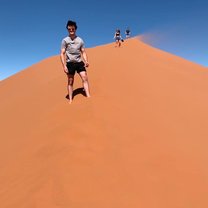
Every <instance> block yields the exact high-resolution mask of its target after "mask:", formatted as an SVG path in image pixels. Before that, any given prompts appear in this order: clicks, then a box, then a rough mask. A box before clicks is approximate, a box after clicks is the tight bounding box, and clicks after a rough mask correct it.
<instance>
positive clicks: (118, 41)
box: [114, 29, 122, 47]
mask: <svg viewBox="0 0 208 208" xmlns="http://www.w3.org/2000/svg"><path fill="white" fill-rule="evenodd" d="M114 39H115V41H116V46H118V47H120V46H121V41H122V37H121V31H120V30H119V29H116V32H115V34H114Z"/></svg>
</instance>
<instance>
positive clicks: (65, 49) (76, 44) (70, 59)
mask: <svg viewBox="0 0 208 208" xmlns="http://www.w3.org/2000/svg"><path fill="white" fill-rule="evenodd" d="M66 28H67V30H68V32H69V35H68V36H67V37H65V38H64V39H63V40H62V42H61V54H60V58H61V63H62V66H63V70H64V72H65V73H66V74H67V77H68V86H67V88H68V93H69V103H72V99H73V83H74V75H75V73H76V72H77V73H78V74H79V76H80V77H81V79H82V82H83V87H84V90H85V94H86V96H87V97H90V92H89V83H88V76H87V71H86V67H88V66H89V63H88V58H87V54H86V51H85V48H84V42H83V40H82V39H81V38H80V37H78V36H77V35H76V30H77V24H76V22H74V21H71V20H69V21H68V22H67V25H66Z"/></svg>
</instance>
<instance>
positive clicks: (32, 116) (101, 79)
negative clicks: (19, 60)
mask: <svg viewBox="0 0 208 208" xmlns="http://www.w3.org/2000/svg"><path fill="white" fill-rule="evenodd" d="M87 52H88V56H89V62H90V67H89V69H88V74H89V79H90V87H91V94H92V97H91V98H90V99H88V98H86V97H84V96H83V95H82V94H81V93H80V92H81V91H80V88H81V87H82V84H81V81H80V78H79V77H78V76H76V78H75V94H76V95H75V97H74V101H73V103H72V104H71V105H69V104H68V100H67V99H66V95H67V90H66V81H67V79H66V76H65V75H64V73H63V70H62V67H61V64H60V60H59V56H54V57H50V58H48V59H46V60H43V61H41V62H39V63H37V64H35V65H33V66H31V67H29V68H27V69H26V70H23V71H21V72H20V73H18V74H15V75H14V76H11V77H10V78H8V79H5V80H3V81H1V82H0V97H1V101H0V115H1V116H0V126H1V133H0V135H1V137H0V138H1V139H0V161H1V163H0V184H1V185H0V202H1V207H2V208H207V207H208V199H207V193H208V192H207V187H208V166H207V161H208V153H207V147H208V139H207V138H208V128H207V121H208V107H207V106H208V71H207V68H206V67H202V66H200V65H197V64H195V63H192V62H189V61H187V60H185V59H182V58H180V57H177V56H174V55H171V54H169V53H166V52H163V51H161V50H158V49H155V48H153V47H150V46H148V45H146V44H144V43H143V42H141V41H139V40H138V39H136V38H132V39H129V40H127V41H125V42H124V43H123V44H122V47H121V48H115V44H114V43H112V44H107V45H103V46H98V47H95V48H90V49H87Z"/></svg>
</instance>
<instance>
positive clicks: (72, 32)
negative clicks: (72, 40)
mask: <svg viewBox="0 0 208 208" xmlns="http://www.w3.org/2000/svg"><path fill="white" fill-rule="evenodd" d="M68 31H69V34H70V35H74V34H75V32H76V29H75V27H74V26H68Z"/></svg>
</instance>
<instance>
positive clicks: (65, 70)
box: [63, 66, 69, 74]
mask: <svg viewBox="0 0 208 208" xmlns="http://www.w3.org/2000/svg"><path fill="white" fill-rule="evenodd" d="M63 69H64V72H65V73H66V74H68V72H69V71H68V69H67V67H66V66H64V68H63Z"/></svg>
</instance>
